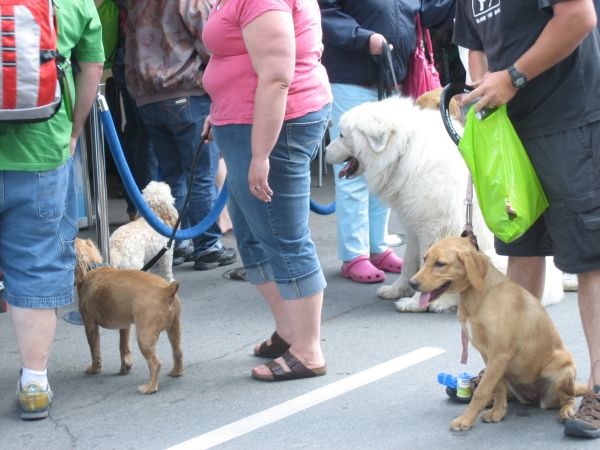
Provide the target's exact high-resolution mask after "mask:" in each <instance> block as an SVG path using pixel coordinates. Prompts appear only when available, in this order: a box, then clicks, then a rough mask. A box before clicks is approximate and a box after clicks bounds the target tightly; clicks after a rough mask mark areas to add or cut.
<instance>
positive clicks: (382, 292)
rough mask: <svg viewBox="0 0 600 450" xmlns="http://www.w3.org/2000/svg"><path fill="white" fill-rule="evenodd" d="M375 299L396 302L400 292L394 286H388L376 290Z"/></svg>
mask: <svg viewBox="0 0 600 450" xmlns="http://www.w3.org/2000/svg"><path fill="white" fill-rule="evenodd" d="M377 297H381V298H384V299H386V300H396V299H397V298H400V292H399V291H398V289H397V288H396V286H395V285H393V284H388V285H385V286H381V287H380V288H379V289H377Z"/></svg>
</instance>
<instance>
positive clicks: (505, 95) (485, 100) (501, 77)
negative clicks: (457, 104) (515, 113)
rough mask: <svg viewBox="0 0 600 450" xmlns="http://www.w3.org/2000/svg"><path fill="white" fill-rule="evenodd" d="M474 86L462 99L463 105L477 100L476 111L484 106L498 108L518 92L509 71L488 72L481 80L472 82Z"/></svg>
mask: <svg viewBox="0 0 600 450" xmlns="http://www.w3.org/2000/svg"><path fill="white" fill-rule="evenodd" d="M471 86H474V87H475V89H473V90H472V91H471V92H469V93H468V94H465V95H464V96H463V97H462V99H461V104H462V105H469V104H471V103H473V102H475V101H476V100H477V103H476V104H475V111H477V112H479V111H481V110H482V109H483V108H491V109H493V108H497V107H499V106H500V105H504V104H505V103H508V102H509V101H510V99H512V98H513V97H514V96H515V94H516V93H517V88H516V87H514V86H513V85H512V81H511V78H510V75H509V73H508V71H506V70H501V71H499V72H486V73H485V74H484V75H483V77H482V78H481V80H479V81H477V82H474V83H471Z"/></svg>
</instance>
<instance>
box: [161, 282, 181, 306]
mask: <svg viewBox="0 0 600 450" xmlns="http://www.w3.org/2000/svg"><path fill="white" fill-rule="evenodd" d="M178 290H179V283H178V282H177V281H173V282H172V283H171V284H169V285H168V286H167V287H165V288H164V292H165V297H167V298H168V299H169V303H171V304H172V303H173V302H174V301H175V294H177V291H178Z"/></svg>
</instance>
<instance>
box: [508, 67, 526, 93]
mask: <svg viewBox="0 0 600 450" xmlns="http://www.w3.org/2000/svg"><path fill="white" fill-rule="evenodd" d="M506 70H508V74H509V75H510V78H511V81H512V85H513V86H514V87H516V88H517V89H522V88H524V87H525V86H527V77H526V76H525V74H524V73H521V72H519V71H518V70H517V68H516V67H515V66H514V65H512V66H510V67H509V68H508V69H506Z"/></svg>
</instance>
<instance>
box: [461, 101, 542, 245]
mask: <svg viewBox="0 0 600 450" xmlns="http://www.w3.org/2000/svg"><path fill="white" fill-rule="evenodd" d="M458 148H459V150H460V153H461V155H462V156H463V158H464V160H465V162H466V163H467V166H468V167H469V170H470V171H471V176H472V178H473V184H474V186H475V192H477V199H478V200H479V207H480V208H481V212H482V214H483V218H484V220H485V223H486V225H487V226H488V228H489V229H490V230H491V231H492V233H494V235H495V236H496V237H498V238H499V239H500V240H502V241H504V242H506V243H509V242H512V241H514V240H515V239H517V238H518V237H519V236H521V235H522V234H523V233H525V231H527V230H528V229H529V227H530V226H531V225H533V223H534V222H535V221H536V220H537V219H538V218H539V217H540V215H541V214H542V213H543V212H544V210H545V209H546V208H547V207H548V200H547V199H546V195H545V194H544V191H543V189H542V186H541V184H540V180H539V179H538V177H537V174H536V173H535V171H534V170H533V166H532V165H531V161H529V157H528V156H527V152H526V151H525V148H524V147H523V144H522V143H521V140H520V139H519V136H518V135H517V133H516V131H515V129H514V128H513V126H512V123H511V122H510V119H509V118H508V114H507V113H506V105H502V106H501V107H500V108H498V109H497V110H496V111H494V112H493V113H491V114H490V115H489V116H487V117H486V118H485V119H483V120H479V119H477V118H476V117H475V111H474V108H471V109H470V110H469V112H468V113H467V120H466V125H465V131H464V134H463V137H462V138H461V140H460V143H459V145H458Z"/></svg>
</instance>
